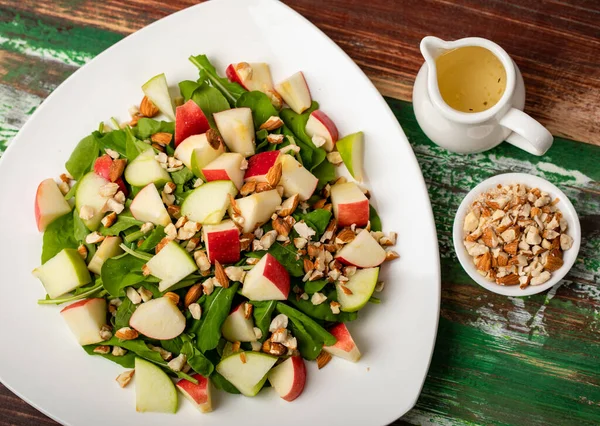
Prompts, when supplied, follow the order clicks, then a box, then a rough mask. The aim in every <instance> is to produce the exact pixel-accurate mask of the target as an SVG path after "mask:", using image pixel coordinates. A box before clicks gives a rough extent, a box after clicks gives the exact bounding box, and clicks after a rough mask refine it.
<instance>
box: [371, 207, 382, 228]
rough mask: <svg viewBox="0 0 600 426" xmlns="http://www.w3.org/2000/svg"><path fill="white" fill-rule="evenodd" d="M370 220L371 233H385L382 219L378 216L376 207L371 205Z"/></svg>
mask: <svg viewBox="0 0 600 426" xmlns="http://www.w3.org/2000/svg"><path fill="white" fill-rule="evenodd" d="M369 220H370V221H371V231H374V232H379V231H383V228H382V227H381V218H380V217H379V215H378V214H377V210H375V207H373V206H371V205H369Z"/></svg>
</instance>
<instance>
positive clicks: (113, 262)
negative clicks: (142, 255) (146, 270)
mask: <svg viewBox="0 0 600 426" xmlns="http://www.w3.org/2000/svg"><path fill="white" fill-rule="evenodd" d="M145 263H146V262H144V261H143V260H141V259H138V258H137V257H134V256H132V255H130V254H127V255H125V256H122V257H116V258H111V259H107V260H106V262H104V264H103V265H102V270H101V271H100V276H101V277H102V284H103V286H104V289H105V290H106V291H107V292H108V293H109V294H110V295H111V296H113V297H119V296H120V295H122V291H123V289H124V288H125V287H128V286H130V285H134V284H138V283H141V282H142V281H145V280H146V277H144V276H143V275H142V266H144V264H145Z"/></svg>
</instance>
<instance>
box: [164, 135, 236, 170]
mask: <svg viewBox="0 0 600 426" xmlns="http://www.w3.org/2000/svg"><path fill="white" fill-rule="evenodd" d="M224 152H225V147H224V146H223V144H221V145H219V148H217V149H213V147H212V146H210V144H209V143H208V139H207V138H206V133H202V134H201V135H192V136H190V137H188V138H186V139H185V140H184V141H183V142H181V143H180V144H179V145H178V146H177V148H176V149H175V153H174V154H173V156H174V157H175V158H177V159H178V160H180V161H181V162H182V163H183V164H185V167H187V168H188V169H191V170H192V171H194V168H196V169H198V170H199V171H200V170H202V168H204V166H206V165H207V164H208V163H210V162H211V161H213V160H214V159H215V158H217V157H218V156H219V155H221V154H222V153H224ZM192 156H193V157H195V161H192Z"/></svg>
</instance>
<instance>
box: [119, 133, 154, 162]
mask: <svg viewBox="0 0 600 426" xmlns="http://www.w3.org/2000/svg"><path fill="white" fill-rule="evenodd" d="M125 133H126V134H127V144H126V147H125V156H126V157H127V159H128V160H129V161H133V160H135V158H136V157H137V156H138V155H140V154H141V153H142V152H144V151H147V150H148V148H150V145H148V144H147V143H146V142H143V141H141V140H138V139H137V138H136V137H135V136H134V135H133V132H132V130H131V127H129V126H127V127H125Z"/></svg>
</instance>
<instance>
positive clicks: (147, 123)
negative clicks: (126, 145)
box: [131, 117, 175, 139]
mask: <svg viewBox="0 0 600 426" xmlns="http://www.w3.org/2000/svg"><path fill="white" fill-rule="evenodd" d="M131 130H132V132H133V134H134V136H135V137H136V138H138V139H149V138H150V136H152V135H153V134H155V133H159V132H164V133H171V134H173V133H174V132H175V123H174V122H172V121H158V120H153V119H152V118H147V117H142V118H140V119H139V120H138V122H137V124H136V125H135V126H134V127H133V128H132V129H131Z"/></svg>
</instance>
